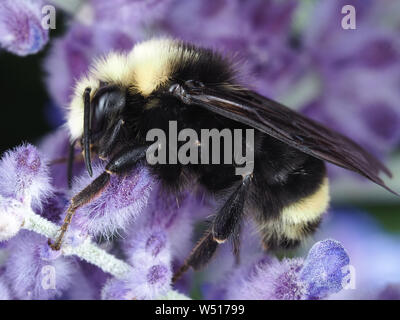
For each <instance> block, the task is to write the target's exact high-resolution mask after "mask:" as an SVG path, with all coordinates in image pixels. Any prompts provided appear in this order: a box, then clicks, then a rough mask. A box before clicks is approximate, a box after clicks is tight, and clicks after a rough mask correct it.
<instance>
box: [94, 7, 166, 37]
mask: <svg viewBox="0 0 400 320" xmlns="http://www.w3.org/2000/svg"><path fill="white" fill-rule="evenodd" d="M172 2H173V1H172V0H116V1H113V2H112V3H111V2H110V1H107V0H94V1H93V0H92V1H91V3H92V6H93V8H94V11H95V17H96V19H97V21H98V22H99V23H100V24H103V25H112V26H114V25H115V23H116V21H118V23H119V25H120V28H121V29H122V30H128V31H130V30H132V29H134V28H138V26H140V24H149V21H150V22H152V21H154V20H157V19H159V18H160V17H162V16H164V15H165V14H166V13H167V10H170V9H171V3H172Z"/></svg>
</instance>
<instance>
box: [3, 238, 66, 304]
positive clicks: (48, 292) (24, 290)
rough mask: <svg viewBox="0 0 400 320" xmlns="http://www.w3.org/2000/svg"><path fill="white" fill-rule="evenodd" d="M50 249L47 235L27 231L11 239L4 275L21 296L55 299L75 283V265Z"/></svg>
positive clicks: (14, 291) (14, 290)
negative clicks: (73, 281)
mask: <svg viewBox="0 0 400 320" xmlns="http://www.w3.org/2000/svg"><path fill="white" fill-rule="evenodd" d="M48 248H49V246H48V244H47V239H46V238H45V237H43V236H40V235H38V234H35V233H32V232H30V231H25V230H24V231H21V232H20V233H19V234H18V235H17V236H16V237H14V238H13V239H11V240H10V241H9V244H8V250H9V256H8V258H7V261H6V270H5V272H4V276H5V277H6V279H7V282H8V283H9V285H10V287H11V289H12V292H13V294H14V295H15V297H16V298H17V299H34V300H36V299H54V298H57V297H60V296H61V294H62V293H63V292H64V291H65V290H66V289H67V288H68V287H69V286H70V285H71V282H72V280H73V274H74V271H73V270H74V267H73V264H72V263H71V261H70V260H68V259H65V258H61V257H57V253H55V254H54V253H51V252H49V250H48Z"/></svg>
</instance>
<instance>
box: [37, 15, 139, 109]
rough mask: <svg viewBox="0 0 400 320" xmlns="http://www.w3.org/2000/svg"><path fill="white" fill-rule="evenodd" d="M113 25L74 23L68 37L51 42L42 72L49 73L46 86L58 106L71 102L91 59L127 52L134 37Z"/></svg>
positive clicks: (63, 106)
mask: <svg viewBox="0 0 400 320" xmlns="http://www.w3.org/2000/svg"><path fill="white" fill-rule="evenodd" d="M113 21H114V26H103V25H97V24H96V25H93V26H86V25H82V24H79V23H74V24H72V25H71V27H70V28H69V30H68V32H67V34H66V35H65V36H64V37H63V38H60V39H57V40H55V41H54V43H53V46H52V49H51V52H50V55H49V56H48V57H47V60H46V63H45V69H46V71H47V73H48V77H47V85H48V88H49V91H50V94H51V97H52V99H53V100H54V101H55V103H56V105H57V107H61V108H63V109H64V108H65V106H67V105H68V103H69V102H70V97H71V95H72V93H73V87H74V85H75V82H76V79H79V78H81V77H82V76H83V75H84V74H85V73H86V72H87V71H88V69H89V66H90V64H91V62H92V60H93V59H95V58H99V57H100V56H102V55H105V54H107V53H109V51H110V50H116V51H121V50H129V49H131V48H132V46H133V44H134V42H135V41H137V40H138V39H141V37H140V35H139V34H138V35H137V37H134V36H133V35H132V34H129V33H127V32H125V31H122V30H121V28H119V23H118V24H116V23H117V21H118V19H113Z"/></svg>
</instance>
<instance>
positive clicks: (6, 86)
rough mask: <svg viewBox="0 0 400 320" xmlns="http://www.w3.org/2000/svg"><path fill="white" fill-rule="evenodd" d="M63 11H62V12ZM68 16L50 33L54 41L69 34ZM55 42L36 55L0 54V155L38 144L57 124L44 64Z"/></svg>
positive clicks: (60, 17) (60, 20)
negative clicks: (53, 119)
mask: <svg viewBox="0 0 400 320" xmlns="http://www.w3.org/2000/svg"><path fill="white" fill-rule="evenodd" d="M58 11H61V10H58ZM64 21H65V17H64V15H63V14H57V28H56V29H55V30H51V31H50V37H51V39H52V40H53V39H54V38H56V37H59V36H60V35H62V34H63V33H64V32H65V25H64ZM51 43H52V41H49V44H47V46H46V48H45V49H44V50H42V51H40V52H39V53H38V54H35V55H28V56H26V57H19V56H17V55H13V54H11V53H8V52H7V51H3V50H2V51H0V86H1V109H2V113H1V116H0V139H1V140H0V152H1V153H3V152H4V151H6V150H7V149H10V148H13V147H15V146H17V145H19V144H21V143H22V142H32V143H33V142H36V141H37V140H38V139H39V138H41V137H43V135H44V134H46V133H47V132H49V130H50V129H51V128H54V125H51V121H49V112H48V110H49V109H50V108H49V106H50V104H51V103H52V102H51V101H50V97H49V94H48V92H47V90H46V86H45V72H44V71H43V68H42V65H43V60H44V57H46V55H47V53H48V51H49V50H50V46H51Z"/></svg>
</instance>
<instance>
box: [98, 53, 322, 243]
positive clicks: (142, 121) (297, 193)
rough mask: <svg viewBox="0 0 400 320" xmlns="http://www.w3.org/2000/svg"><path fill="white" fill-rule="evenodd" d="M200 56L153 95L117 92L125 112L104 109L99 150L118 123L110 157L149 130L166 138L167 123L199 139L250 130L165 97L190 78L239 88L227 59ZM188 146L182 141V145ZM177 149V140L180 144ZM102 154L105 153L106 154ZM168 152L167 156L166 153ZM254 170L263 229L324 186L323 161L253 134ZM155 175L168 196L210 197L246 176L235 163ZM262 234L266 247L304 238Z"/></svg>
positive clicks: (157, 168)
mask: <svg viewBox="0 0 400 320" xmlns="http://www.w3.org/2000/svg"><path fill="white" fill-rule="evenodd" d="M185 46H187V48H188V49H189V50H196V52H198V53H199V54H198V58H197V59H195V60H194V61H190V62H185V63H182V64H179V61H180V60H179V59H177V62H176V66H174V69H173V70H174V71H173V73H172V75H171V76H170V79H169V81H168V83H165V84H163V85H162V86H160V87H159V88H158V89H157V90H155V91H154V92H153V93H152V94H150V95H148V96H142V95H141V94H140V93H139V92H138V93H136V94H135V93H132V91H130V90H128V88H119V90H121V92H123V93H124V94H125V95H126V96H125V99H126V104H125V107H124V108H123V110H117V111H116V110H113V109H112V108H108V109H107V108H105V109H104V110H105V111H104V114H103V115H98V118H101V117H104V118H105V119H107V121H106V124H105V126H103V127H102V128H101V129H100V131H99V134H98V135H97V136H98V138H97V139H94V141H93V144H94V146H95V148H96V149H97V150H98V151H99V153H101V152H102V151H104V148H105V147H104V146H105V144H106V143H107V142H109V141H110V137H109V136H108V135H107V133H106V132H107V131H108V132H109V131H110V130H107V128H108V129H110V128H112V126H113V124H114V125H115V123H117V122H118V121H119V119H121V118H122V119H123V121H124V128H123V130H122V131H121V133H120V134H119V135H118V137H117V138H114V141H113V145H115V148H113V149H112V150H110V152H109V154H107V156H108V157H111V156H112V154H113V153H115V152H116V151H117V150H120V149H122V148H123V147H124V146H127V145H138V146H139V145H145V144H148V143H149V142H148V141H146V134H147V132H148V131H149V130H151V129H162V130H163V131H164V132H165V133H166V134H167V138H168V129H169V122H170V121H176V122H177V125H178V128H177V129H178V132H179V131H180V130H182V129H185V128H191V129H194V130H195V131H196V132H197V134H198V137H200V136H201V133H200V131H201V129H214V128H215V129H218V130H219V131H221V130H222V129H225V128H227V129H231V130H232V131H233V129H243V130H245V129H250V127H249V126H247V125H244V124H242V123H239V122H236V121H233V120H230V119H227V118H225V117H223V116H221V115H218V114H216V113H213V112H211V111H208V110H205V109H203V108H200V107H199V106H196V105H190V104H189V105H188V104H185V103H183V102H182V101H180V100H179V99H177V98H176V97H174V96H172V95H167V94H165V93H166V92H167V90H168V88H169V87H170V86H171V85H172V84H174V83H178V84H183V83H185V82H186V81H188V80H194V81H199V82H201V83H202V84H204V85H207V86H211V87H212V86H214V87H223V88H224V90H235V87H236V86H237V84H236V83H235V80H234V75H235V72H234V71H232V69H231V64H230V62H229V61H227V60H225V59H224V58H222V57H221V56H219V55H218V54H216V53H214V52H212V51H211V50H208V49H197V48H196V49H195V48H194V47H191V46H188V45H185ZM183 143H184V142H180V144H183ZM178 147H179V142H178ZM103 153H104V152H103ZM167 154H168V152H167ZM254 161H255V162H254V171H253V175H252V179H251V182H250V184H249V187H248V192H247V195H246V202H245V212H246V213H247V214H248V215H251V217H252V218H253V219H254V220H255V221H256V222H257V223H258V224H260V225H262V224H264V223H265V222H267V221H271V220H277V221H278V220H279V218H280V214H281V212H282V210H283V209H284V208H285V207H288V206H290V205H292V204H295V203H297V202H299V201H301V200H302V199H304V198H306V197H308V196H310V195H312V194H314V193H315V192H317V191H318V189H319V188H320V186H321V185H322V182H323V179H324V178H325V176H326V172H325V165H324V162H323V161H321V160H318V159H316V158H314V157H312V156H309V155H307V154H305V153H303V152H301V151H299V150H297V149H294V148H292V147H290V146H288V145H287V144H285V143H283V142H281V141H278V140H276V139H275V138H273V137H271V136H269V135H267V134H265V133H263V132H260V131H257V130H255V159H254ZM149 167H150V169H151V172H152V173H153V174H154V176H156V177H157V178H158V179H159V180H160V181H161V182H162V184H163V185H164V187H165V188H166V189H167V190H169V191H170V192H179V191H180V190H182V189H184V188H187V187H192V186H193V184H198V185H200V186H201V187H203V188H204V189H205V190H206V191H207V192H208V193H209V194H210V195H211V196H213V197H215V198H216V199H221V202H222V201H223V200H224V199H226V197H227V196H228V195H229V191H230V190H232V189H233V188H234V187H235V186H236V185H238V184H239V183H240V182H241V181H242V176H240V175H236V174H235V168H236V167H235V165H234V164H220V165H218V164H188V165H181V164H179V163H178V164H156V165H149ZM318 223H319V220H316V221H315V220H313V221H311V222H306V223H305V225H304V226H303V230H304V234H303V236H304V237H305V236H307V235H308V234H309V233H311V232H313V231H314V230H315V228H316V227H317V225H318ZM265 232H269V231H267V230H261V233H262V235H263V240H264V244H265V245H266V247H268V248H288V247H293V246H295V245H297V244H298V243H299V242H300V240H302V239H301V238H296V239H290V238H287V237H285V235H284V234H276V235H275V234H274V235H271V234H269V235H265V234H263V233H265Z"/></svg>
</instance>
